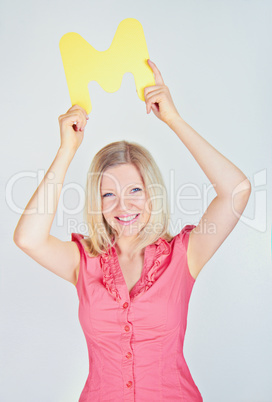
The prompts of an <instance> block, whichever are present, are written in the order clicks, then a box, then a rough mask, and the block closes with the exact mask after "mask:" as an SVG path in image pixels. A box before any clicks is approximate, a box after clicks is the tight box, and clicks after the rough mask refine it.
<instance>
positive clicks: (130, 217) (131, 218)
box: [118, 214, 138, 222]
mask: <svg viewBox="0 0 272 402" xmlns="http://www.w3.org/2000/svg"><path fill="white" fill-rule="evenodd" d="M137 215H138V214H136V215H133V216H127V217H126V218H118V219H119V220H120V221H124V222H128V221H132V220H133V219H134V218H136V216H137Z"/></svg>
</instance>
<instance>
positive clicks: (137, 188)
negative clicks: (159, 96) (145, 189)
mask: <svg viewBox="0 0 272 402" xmlns="http://www.w3.org/2000/svg"><path fill="white" fill-rule="evenodd" d="M134 190H139V191H142V189H141V188H139V187H136V188H133V189H132V190H131V191H133V192H136V193H138V191H134Z"/></svg>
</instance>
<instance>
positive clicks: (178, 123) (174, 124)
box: [167, 114, 184, 131]
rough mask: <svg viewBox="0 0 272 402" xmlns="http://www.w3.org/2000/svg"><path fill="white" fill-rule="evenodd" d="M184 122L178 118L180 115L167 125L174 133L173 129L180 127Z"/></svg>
mask: <svg viewBox="0 0 272 402" xmlns="http://www.w3.org/2000/svg"><path fill="white" fill-rule="evenodd" d="M182 122H184V120H183V119H182V118H181V117H180V115H179V114H178V115H175V116H174V117H173V118H172V119H171V120H170V121H169V122H168V123H167V125H168V126H169V127H170V128H171V129H172V130H174V131H175V128H176V127H178V126H180V124H181V123H182Z"/></svg>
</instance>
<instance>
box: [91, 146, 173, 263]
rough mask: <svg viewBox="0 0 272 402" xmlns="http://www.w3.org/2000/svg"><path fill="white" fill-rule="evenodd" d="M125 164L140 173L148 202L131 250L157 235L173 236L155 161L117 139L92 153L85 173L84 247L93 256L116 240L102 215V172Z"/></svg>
mask: <svg viewBox="0 0 272 402" xmlns="http://www.w3.org/2000/svg"><path fill="white" fill-rule="evenodd" d="M128 163H129V164H132V165H134V166H135V167H136V168H137V169H138V171H139V172H140V175H141V176H142V180H143V183H144V186H145V190H146V192H147V196H148V198H149V201H150V204H151V211H150V212H151V214H150V218H149V221H148V223H147V224H146V226H145V227H144V228H143V229H142V230H140V232H139V233H138V235H137V238H136V240H135V243H134V253H136V252H137V251H139V250H141V249H142V248H144V247H146V246H147V245H149V244H152V243H154V242H156V241H157V240H158V239H159V238H160V237H162V238H164V239H165V240H167V241H170V240H171V239H172V238H173V236H172V235H171V234H170V233H169V232H168V224H169V207H168V199H167V192H166V188H165V185H164V181H163V178H162V175H161V173H160V170H159V168H158V166H157V164H156V162H155V160H154V159H153V157H152V155H151V154H150V152H149V151H148V150H147V149H146V148H144V147H143V146H142V145H139V144H137V143H135V142H128V141H117V142H113V143H111V144H108V145H106V146H105V147H104V148H102V149H101V150H100V151H99V152H98V153H97V154H96V155H95V156H94V158H93V160H92V163H91V165H90V168H89V171H88V174H87V183H86V192H85V208H84V219H85V221H86V222H87V226H88V231H89V237H88V238H86V239H85V249H86V251H87V252H88V253H89V254H90V255H91V256H93V257H96V256H98V255H100V254H102V253H103V252H105V251H106V250H107V249H108V248H109V247H111V246H114V244H115V242H116V240H117V232H116V231H115V229H113V228H112V227H111V226H109V225H108V223H107V221H106V220H105V218H104V216H103V214H102V202H101V193H100V186H101V179H102V175H103V173H104V172H105V171H106V170H107V169H109V168H111V167H114V166H118V165H123V164H128ZM161 191H162V193H161ZM161 202H162V206H160V203H161ZM156 211H157V213H156V214H155V212H156ZM147 229H149V230H147Z"/></svg>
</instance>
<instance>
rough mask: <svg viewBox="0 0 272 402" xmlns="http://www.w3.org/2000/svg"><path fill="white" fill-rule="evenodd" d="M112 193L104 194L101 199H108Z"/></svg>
mask: <svg viewBox="0 0 272 402" xmlns="http://www.w3.org/2000/svg"><path fill="white" fill-rule="evenodd" d="M111 194H112V193H106V194H104V195H103V196H102V197H103V198H104V197H108V196H109V195H111Z"/></svg>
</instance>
